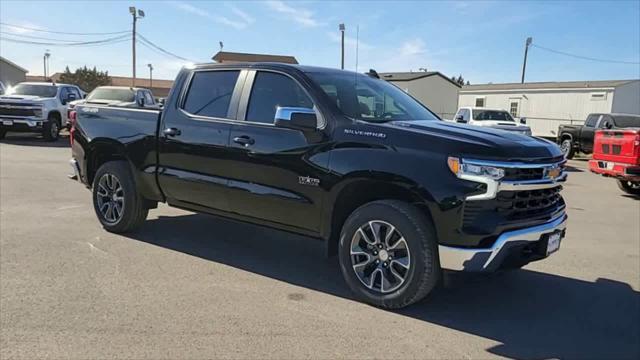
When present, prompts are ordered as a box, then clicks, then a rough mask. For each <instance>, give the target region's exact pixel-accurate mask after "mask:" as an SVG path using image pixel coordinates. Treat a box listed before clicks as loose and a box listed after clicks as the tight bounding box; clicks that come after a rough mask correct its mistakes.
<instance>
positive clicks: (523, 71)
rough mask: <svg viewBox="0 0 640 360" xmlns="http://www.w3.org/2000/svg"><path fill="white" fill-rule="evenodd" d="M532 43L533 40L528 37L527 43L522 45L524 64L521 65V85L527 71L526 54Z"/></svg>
mask: <svg viewBox="0 0 640 360" xmlns="http://www.w3.org/2000/svg"><path fill="white" fill-rule="evenodd" d="M532 42H533V38H531V37H528V38H527V41H526V42H525V44H524V62H523V63H522V80H521V83H522V84H524V73H525V71H526V70H527V54H528V53H529V46H531V43H532Z"/></svg>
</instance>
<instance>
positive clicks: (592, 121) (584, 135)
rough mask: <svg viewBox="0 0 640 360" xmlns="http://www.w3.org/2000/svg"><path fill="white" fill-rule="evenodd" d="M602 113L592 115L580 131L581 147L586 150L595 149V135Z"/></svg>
mask: <svg viewBox="0 0 640 360" xmlns="http://www.w3.org/2000/svg"><path fill="white" fill-rule="evenodd" d="M600 118H601V115H590V116H589V117H588V118H587V121H586V122H585V126H583V127H582V129H581V131H580V148H581V150H582V151H585V152H592V151H593V137H594V136H595V130H596V126H597V124H598V121H600Z"/></svg>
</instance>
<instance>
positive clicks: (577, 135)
mask: <svg viewBox="0 0 640 360" xmlns="http://www.w3.org/2000/svg"><path fill="white" fill-rule="evenodd" d="M628 127H640V115H632V114H589V116H587V120H586V121H585V122H584V124H583V125H560V127H558V145H560V149H562V152H563V153H564V155H565V157H566V158H567V159H572V158H573V156H574V155H575V153H576V152H581V153H584V154H591V153H592V152H593V137H594V134H595V132H596V131H597V130H602V129H621V128H628Z"/></svg>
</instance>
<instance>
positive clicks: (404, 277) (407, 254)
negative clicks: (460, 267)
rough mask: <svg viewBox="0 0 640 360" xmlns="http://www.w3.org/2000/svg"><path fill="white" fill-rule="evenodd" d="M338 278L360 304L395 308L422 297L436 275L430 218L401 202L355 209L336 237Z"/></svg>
mask: <svg viewBox="0 0 640 360" xmlns="http://www.w3.org/2000/svg"><path fill="white" fill-rule="evenodd" d="M339 259H340V269H341V270H342V275H343V276H344V278H345V281H346V282H347V285H348V286H349V288H351V290H352V291H353V292H354V293H355V295H356V296H357V297H358V298H359V299H361V300H362V301H364V302H367V303H369V304H372V305H375V306H378V307H381V308H385V309H398V308H402V307H405V306H407V305H410V304H413V303H415V302H417V301H419V300H421V299H422V298H424V297H425V296H426V295H427V294H428V293H429V292H430V291H431V290H432V289H433V288H434V287H435V285H436V284H437V283H438V281H439V280H440V277H441V269H440V262H439V259H438V243H437V238H436V235H435V231H434V227H433V224H432V223H431V220H430V219H429V218H428V217H426V216H425V215H424V214H423V213H422V212H420V211H419V210H418V209H417V208H415V207H414V206H412V205H410V204H407V203H405V202H402V201H396V200H382V201H374V202H370V203H368V204H365V205H363V206H361V207H359V208H358V209H356V210H355V211H354V212H353V213H352V214H351V215H350V216H349V218H348V219H347V221H346V222H345V224H344V226H343V228H342V232H341V234H340V244H339Z"/></svg>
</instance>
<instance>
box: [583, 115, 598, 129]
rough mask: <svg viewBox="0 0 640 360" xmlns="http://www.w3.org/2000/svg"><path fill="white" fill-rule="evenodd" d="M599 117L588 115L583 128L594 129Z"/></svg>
mask: <svg viewBox="0 0 640 360" xmlns="http://www.w3.org/2000/svg"><path fill="white" fill-rule="evenodd" d="M599 117H600V115H589V117H588V118H587V121H586V122H585V123H584V125H585V126H587V127H595V126H596V122H598V118H599Z"/></svg>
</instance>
